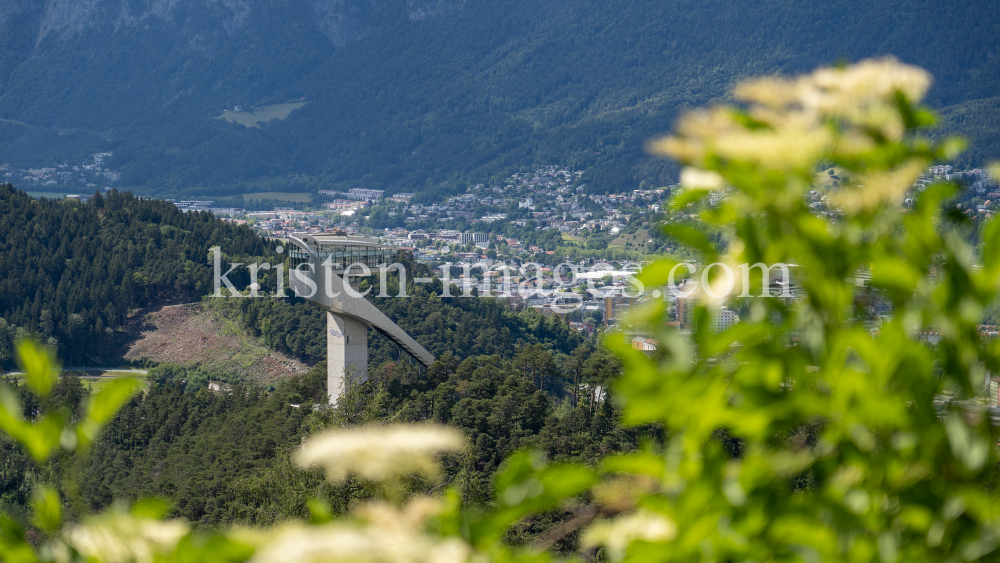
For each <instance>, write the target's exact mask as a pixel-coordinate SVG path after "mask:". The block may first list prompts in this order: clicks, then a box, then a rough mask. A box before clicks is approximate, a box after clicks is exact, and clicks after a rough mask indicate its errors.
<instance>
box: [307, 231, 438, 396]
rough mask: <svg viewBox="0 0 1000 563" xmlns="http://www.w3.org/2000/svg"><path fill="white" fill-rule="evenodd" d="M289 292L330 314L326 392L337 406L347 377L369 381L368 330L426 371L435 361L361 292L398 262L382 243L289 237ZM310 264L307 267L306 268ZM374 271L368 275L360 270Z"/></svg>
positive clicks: (348, 238) (332, 237)
mask: <svg viewBox="0 0 1000 563" xmlns="http://www.w3.org/2000/svg"><path fill="white" fill-rule="evenodd" d="M289 240H290V241H291V242H292V243H293V244H294V246H293V247H291V248H290V250H289V253H288V254H289V259H290V261H291V264H290V270H291V271H290V272H289V276H288V282H289V287H290V288H291V289H292V290H293V291H295V292H296V293H297V294H298V295H300V296H303V297H306V298H307V299H309V300H310V301H312V302H313V303H316V304H317V305H319V306H320V308H322V309H323V310H324V311H326V322H327V334H326V342H327V393H328V394H329V396H330V403H331V404H336V403H337V398H338V397H339V396H340V394H341V392H342V391H343V390H344V384H345V379H346V376H347V374H351V375H353V376H354V377H356V378H358V380H359V381H367V380H368V327H372V328H374V329H376V330H378V331H379V332H380V333H382V334H383V335H385V336H386V337H387V338H388V339H389V340H392V341H393V342H395V343H396V344H398V345H399V347H400V348H402V349H403V350H404V351H405V352H406V353H408V354H409V355H410V356H412V357H413V358H414V359H415V360H416V361H417V362H419V363H420V364H421V365H423V366H425V367H426V366H429V365H431V363H433V362H434V356H432V355H431V353H430V352H428V351H427V350H425V349H424V347H423V346H421V345H420V344H417V342H416V341H415V340H414V339H413V338H411V337H410V335H409V334H406V332H404V331H403V329H401V328H399V327H398V326H396V323H394V322H392V321H391V320H390V319H389V317H387V316H385V315H384V314H383V313H382V311H379V310H378V309H377V308H376V307H375V306H374V305H372V304H371V303H370V302H369V301H368V300H367V299H365V298H364V297H363V296H362V295H361V294H360V293H359V292H358V283H359V281H360V278H362V277H364V276H366V275H371V274H372V273H377V272H378V269H379V266H382V265H386V266H388V265H389V264H392V263H393V260H394V258H395V256H396V252H398V251H399V249H397V248H393V247H389V246H382V245H380V244H379V243H378V240H377V239H370V238H363V237H353V236H341V235H324V234H297V235H292V236H290V237H289ZM306 264H308V267H306V266H305V265H306ZM360 264H364V265H365V266H367V267H368V268H369V269H370V270H371V272H370V273H368V274H365V272H364V270H363V268H361V267H360V266H359V265H360Z"/></svg>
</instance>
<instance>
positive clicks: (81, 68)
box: [0, 0, 1000, 197]
mask: <svg viewBox="0 0 1000 563" xmlns="http://www.w3.org/2000/svg"><path fill="white" fill-rule="evenodd" d="M998 32H1000V3H997V2H992V1H990V0H958V1H952V2H941V1H928V0H924V1H919V0H906V1H904V0H885V1H882V2H867V1H866V2H862V1H860V0H833V1H831V2H824V3H814V2H793V1H791V0H762V1H760V2H752V3H746V2H738V3H734V2H728V1H724V0H701V1H697V2H695V1H693V0H669V1H662V0H634V1H631V2H626V1H620V0H490V1H487V0H308V1H306V0H226V1H221V2H220V1H217V0H169V1H168V0H5V1H4V2H2V3H0V163H2V162H9V163H10V164H12V165H13V166H16V167H28V166H40V165H45V164H51V163H52V162H56V161H58V162H62V161H70V162H73V161H79V160H80V159H82V158H83V157H84V156H85V155H87V154H90V153H94V152H97V151H106V150H113V151H114V152H115V155H114V157H113V158H112V159H110V160H109V161H108V162H109V164H110V166H112V167H113V168H116V169H120V170H121V171H122V172H123V179H122V181H121V184H122V185H127V186H137V187H140V188H139V189H138V191H140V192H145V193H156V194H160V195H216V196H221V195H228V194H237V193H242V192H244V191H261V190H262V189H263V190H266V189H275V190H280V189H293V188H294V189H302V188H303V187H306V188H310V189H311V188H315V187H318V186H323V187H338V186H339V187H378V188H384V189H388V190H390V191H416V192H422V193H423V194H424V196H425V197H431V196H433V195H436V194H442V193H450V192H457V191H460V190H461V189H463V187H464V183H465V182H477V181H483V180H486V179H489V178H490V177H492V176H494V175H500V174H505V173H507V172H509V171H510V170H512V169H515V168H520V167H522V166H528V165H532V164H547V163H565V164H570V165H573V166H577V167H580V168H587V169H588V170H589V172H590V173H589V175H588V177H587V181H588V184H589V186H590V188H591V189H593V190H597V191H610V190H621V189H632V188H636V187H639V186H640V185H641V184H642V183H643V182H645V183H646V184H647V185H650V184H654V185H655V184H662V183H664V182H667V181H670V180H672V179H673V178H674V175H675V170H674V169H673V168H672V167H671V165H670V164H668V163H664V162H661V161H658V160H655V159H652V158H650V157H648V156H646V155H645V154H644V152H643V150H642V147H643V144H644V143H645V141H646V140H647V139H648V138H650V137H651V136H654V135H656V134H659V133H663V132H665V131H667V130H669V128H670V126H671V124H672V122H673V119H674V118H675V116H676V115H677V112H678V110H679V109H682V108H684V107H688V106H693V105H696V104H703V103H705V102H708V101H711V100H713V99H717V98H720V97H724V96H725V95H726V92H727V91H728V89H729V88H730V87H731V86H732V85H733V84H734V82H736V81H738V80H740V79H742V78H745V77H747V76H751V75H759V74H767V73H774V72H783V73H796V72H801V71H804V70H807V69H811V68H813V67H815V66H818V65H821V64H829V63H833V62H836V61H839V60H856V59H860V58H865V57H871V56H878V55H885V54H892V55H895V56H897V57H899V58H900V59H901V60H903V61H904V62H908V63H912V64H917V65H920V66H922V67H924V68H927V69H928V70H930V71H931V72H932V73H933V74H934V76H935V78H936V83H935V86H934V88H933V90H932V92H931V93H930V96H929V102H930V103H931V104H932V105H933V106H935V107H941V108H944V107H958V108H960V110H956V111H953V112H952V115H951V116H950V117H949V120H946V121H948V123H950V124H953V125H956V126H957V127H958V130H959V131H960V132H967V133H969V134H970V135H971V136H972V137H973V138H976V139H980V140H983V141H986V142H987V143H988V145H987V146H979V147H977V151H980V153H981V154H982V155H984V157H988V156H991V155H992V156H1000V146H997V145H996V144H995V142H994V140H995V138H996V136H995V135H992V134H989V133H987V134H984V133H982V132H981V131H979V130H978V129H977V128H978V127H980V124H983V123H990V122H992V118H990V119H983V120H980V119H978V118H977V116H976V115H975V114H974V113H973V114H972V115H969V114H968V112H969V111H971V112H976V111H978V109H977V108H981V107H986V108H987V110H990V108H992V110H991V111H993V112H994V113H995V111H996V98H994V96H996V95H997V93H998V92H1000V68H998V56H997V55H998V53H1000V33H998ZM292 100H294V101H306V102H308V103H307V104H306V105H305V106H303V107H302V108H301V109H297V110H295V111H292V112H291V113H290V114H289V115H288V116H287V118H285V119H283V120H274V121H269V122H262V123H260V124H259V126H258V127H245V126H244V125H241V124H238V123H231V122H229V121H225V120H222V119H216V118H217V117H219V116H222V115H223V109H224V108H232V107H233V106H237V105H239V106H244V107H245V108H247V109H249V108H251V107H252V106H257V107H260V106H266V105H272V104H278V103H284V102H288V101H292ZM977 154H979V153H977ZM289 176H299V177H301V179H296V180H289V179H288V177H289ZM250 185H252V186H253V187H254V189H250V190H248V189H247V188H248V187H249V186H250Z"/></svg>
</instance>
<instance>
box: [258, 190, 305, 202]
mask: <svg viewBox="0 0 1000 563" xmlns="http://www.w3.org/2000/svg"><path fill="white" fill-rule="evenodd" d="M312 195H313V194H311V193H308V192H292V193H282V192H257V193H253V194H243V201H250V200H251V199H273V200H275V201H291V202H295V203H304V202H307V201H309V198H311V197H312Z"/></svg>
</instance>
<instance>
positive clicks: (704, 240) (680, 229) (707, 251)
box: [663, 225, 718, 263]
mask: <svg viewBox="0 0 1000 563" xmlns="http://www.w3.org/2000/svg"><path fill="white" fill-rule="evenodd" d="M663 232H664V233H666V234H668V235H670V236H672V237H674V238H675V239H677V240H678V241H680V242H681V243H683V244H685V245H687V246H690V247H692V248H694V249H695V250H699V251H701V253H702V254H703V255H704V256H705V260H706V262H707V263H712V262H715V259H716V257H717V256H718V252H717V251H716V250H715V246H714V245H713V244H712V241H710V240H708V237H706V236H705V234H704V233H702V232H701V231H699V230H698V229H695V228H694V227H689V226H687V225H665V226H664V227H663Z"/></svg>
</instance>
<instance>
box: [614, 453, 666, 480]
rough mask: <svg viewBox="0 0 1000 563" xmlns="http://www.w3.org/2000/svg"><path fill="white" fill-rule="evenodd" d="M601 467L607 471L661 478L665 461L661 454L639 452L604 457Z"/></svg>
mask: <svg viewBox="0 0 1000 563" xmlns="http://www.w3.org/2000/svg"><path fill="white" fill-rule="evenodd" d="M601 469H602V470H604V471H605V472H608V473H634V474H638V475H649V476H650V477H656V478H661V477H663V474H664V472H666V469H667V462H666V460H665V459H664V458H663V456H659V455H656V454H654V453H652V452H641V453H632V454H625V455H616V456H611V457H608V458H605V459H604V460H603V461H602V462H601Z"/></svg>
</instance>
